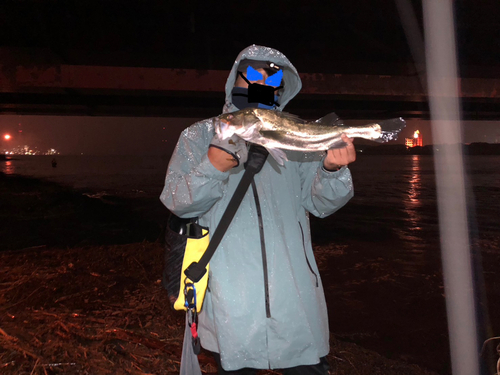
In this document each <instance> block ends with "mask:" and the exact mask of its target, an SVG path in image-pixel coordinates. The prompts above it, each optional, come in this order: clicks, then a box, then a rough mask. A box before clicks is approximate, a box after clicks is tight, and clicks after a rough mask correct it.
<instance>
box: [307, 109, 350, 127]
mask: <svg viewBox="0 0 500 375" xmlns="http://www.w3.org/2000/svg"><path fill="white" fill-rule="evenodd" d="M314 122H315V123H317V124H321V125H328V126H333V125H335V126H344V122H343V121H342V120H341V119H340V117H339V116H337V114H336V113H335V112H331V113H329V114H327V115H326V116H323V117H321V118H319V119H317V120H316V121H314Z"/></svg>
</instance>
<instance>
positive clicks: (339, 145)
mask: <svg viewBox="0 0 500 375" xmlns="http://www.w3.org/2000/svg"><path fill="white" fill-rule="evenodd" d="M344 147H347V143H345V142H344V141H340V142H339V143H337V144H335V145H333V146H332V147H330V150H335V149H338V148H344Z"/></svg>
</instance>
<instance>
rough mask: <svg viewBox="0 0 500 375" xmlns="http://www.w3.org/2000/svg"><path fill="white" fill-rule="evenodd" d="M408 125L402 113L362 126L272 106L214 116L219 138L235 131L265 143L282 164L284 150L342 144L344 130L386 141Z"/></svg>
mask: <svg viewBox="0 0 500 375" xmlns="http://www.w3.org/2000/svg"><path fill="white" fill-rule="evenodd" d="M405 125H406V122H405V120H403V119H402V118H401V117H398V118H393V119H390V120H383V121H379V122H377V123H372V124H368V125H362V126H347V125H344V123H343V122H342V120H340V119H339V118H338V116H337V115H336V114H335V113H333V112H332V113H330V114H328V115H326V116H325V117H322V118H320V119H319V120H316V121H305V120H302V119H300V118H299V117H298V116H296V115H292V114H290V113H286V112H280V111H275V110H270V109H261V108H246V109H243V110H240V111H236V112H232V113H225V114H222V115H220V116H218V117H215V118H214V127H215V132H216V133H217V135H218V136H219V138H220V139H227V138H229V137H231V136H232V135H234V134H236V135H238V136H239V137H241V138H243V139H244V140H245V141H248V142H251V143H256V144H259V145H261V146H264V147H265V148H266V149H267V150H268V151H269V153H270V154H271V155H272V156H273V158H274V159H276V161H277V162H278V163H279V164H280V165H283V163H284V161H285V160H287V157H286V154H285V152H284V151H283V150H294V151H306V152H312V151H325V150H329V149H331V148H342V147H345V146H346V143H345V142H344V141H342V138H341V137H340V136H341V135H342V133H344V134H345V135H347V136H348V137H350V138H355V137H359V138H365V139H369V140H372V141H376V142H387V141H391V140H394V139H396V138H397V134H398V133H399V132H400V131H401V129H403V128H404V127H405Z"/></svg>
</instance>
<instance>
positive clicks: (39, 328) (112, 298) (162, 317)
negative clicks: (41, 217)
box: [0, 242, 431, 375]
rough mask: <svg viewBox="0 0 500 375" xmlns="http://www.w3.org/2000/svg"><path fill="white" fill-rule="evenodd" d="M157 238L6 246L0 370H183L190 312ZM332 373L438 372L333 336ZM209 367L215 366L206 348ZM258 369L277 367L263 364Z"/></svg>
mask: <svg viewBox="0 0 500 375" xmlns="http://www.w3.org/2000/svg"><path fill="white" fill-rule="evenodd" d="M162 267H163V249H162V246H161V244H159V243H149V242H144V243H137V244H129V245H120V246H117V245H114V246H93V247H85V248H70V249H46V248H38V249H25V250H18V251H6V252H0V373H2V374H16V375H22V374H30V375H33V374H176V373H178V372H179V365H180V363H179V361H180V358H181V348H182V337H183V329H184V327H183V324H184V316H183V314H182V313H180V312H175V311H173V310H171V308H170V306H169V304H168V302H167V296H166V292H165V291H164V290H163V288H162V286H161V282H160V278H161V272H162ZM331 345H332V347H331V353H330V355H329V361H330V364H331V367H332V372H331V373H332V374H338V375H343V374H357V375H365V374H366V375H368V374H370V375H374V374H384V375H391V374H398V375H405V374H408V375H410V374H411V375H420V374H422V375H423V374H431V373H430V372H427V371H425V370H422V369H421V368H419V367H418V366H416V365H408V364H405V363H401V362H396V361H392V360H388V359H385V358H383V357H381V356H380V355H378V354H377V353H374V352H372V351H368V350H365V349H363V348H360V347H358V346H356V345H355V344H352V343H346V342H342V341H339V340H335V339H334V338H333V337H332V340H331ZM199 360H200V363H201V368H202V371H203V372H204V373H207V374H212V373H216V368H215V363H214V361H213V360H212V358H211V357H209V356H208V355H207V354H206V353H203V352H202V353H201V354H200V356H199ZM261 374H276V372H273V371H262V372H261Z"/></svg>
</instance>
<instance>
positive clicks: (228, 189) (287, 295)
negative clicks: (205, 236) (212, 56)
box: [160, 45, 356, 374]
mask: <svg viewBox="0 0 500 375" xmlns="http://www.w3.org/2000/svg"><path fill="white" fill-rule="evenodd" d="M252 85H258V86H252ZM255 89H257V94H255V93H256V91H255ZM300 89H301V80H300V77H299V74H298V73H297V70H296V69H295V67H294V66H293V65H292V64H291V62H290V61H289V60H288V59H287V58H286V56H285V55H284V54H282V53H281V52H279V51H277V50H275V49H273V48H269V47H264V46H257V45H252V46H249V47H247V48H246V49H244V50H243V51H241V52H240V54H239V55H238V57H237V59H236V61H235V62H234V65H233V67H232V70H231V72H230V74H229V77H228V79H227V83H226V90H225V91H226V102H225V105H224V108H223V112H224V113H228V112H234V111H237V110H239V109H243V108H246V107H261V108H271V109H273V110H277V111H281V110H283V109H284V107H285V106H286V104H287V103H288V102H289V101H290V100H291V99H292V98H293V97H294V96H295V95H296V94H297V93H298V92H299V91H300ZM262 90H264V91H266V90H267V94H269V93H271V97H270V96H269V95H267V94H266V95H260V94H259V93H260V92H261V91H262ZM273 94H274V98H273ZM262 98H264V99H262ZM343 140H344V142H345V143H346V144H347V146H346V147H344V148H341V149H335V150H328V151H327V152H321V153H317V152H315V153H303V152H292V151H287V152H286V153H287V158H288V161H286V162H285V164H284V165H283V166H280V165H279V164H278V163H277V162H276V161H275V160H274V159H273V158H272V157H268V158H267V160H266V161H265V164H264V165H263V167H262V170H261V171H260V172H259V173H258V174H256V175H255V177H254V182H253V184H252V186H251V187H250V188H249V189H248V191H247V193H246V195H245V197H244V198H243V200H242V202H241V205H240V207H239V209H238V211H237V213H236V215H235V217H234V218H233V220H232V222H231V224H230V226H229V228H228V230H227V232H226V233H225V235H224V237H223V239H222V241H221V242H220V244H219V246H218V248H217V250H216V251H215V254H214V255H213V257H212V259H211V261H210V270H209V279H208V280H209V281H208V289H207V294H206V296H205V301H204V304H203V309H202V311H201V313H200V314H199V323H198V334H199V337H200V339H201V345H202V347H203V348H204V349H206V350H208V351H210V352H213V353H214V357H215V359H216V362H217V364H218V371H219V374H255V373H256V372H257V370H258V369H281V371H283V373H284V374H327V373H328V363H327V361H326V355H327V354H328V352H329V349H330V346H329V329H328V316H327V309H326V302H325V297H324V292H323V286H322V282H321V278H320V275H319V271H318V267H317V264H316V261H315V259H314V254H313V250H312V244H311V234H310V229H309V216H308V215H309V213H311V214H313V215H315V216H317V217H320V218H323V217H326V216H328V215H330V214H332V213H333V212H335V211H337V210H338V209H339V208H341V207H342V206H344V205H345V204H346V203H347V202H348V201H349V199H350V198H351V197H352V196H353V183H352V177H351V173H350V171H349V169H348V167H347V165H348V164H349V163H351V162H353V161H354V160H355V158H356V153H355V149H354V146H353V144H352V140H351V139H349V138H347V137H346V136H343ZM325 151H326V150H325ZM247 157H248V145H246V143H245V142H244V141H243V140H242V139H241V138H239V137H237V136H233V137H232V138H230V139H229V141H228V140H226V141H221V140H219V139H218V137H217V136H216V135H215V130H214V126H213V119H206V120H202V121H199V122H197V123H195V124H193V125H191V126H189V127H188V128H187V129H185V130H184V131H183V132H182V133H181V135H180V138H179V141H178V143H177V146H176V148H175V151H174V153H173V155H172V158H171V160H170V163H169V166H168V169H167V174H166V178H165V186H164V189H163V191H162V193H161V196H160V199H161V201H162V202H163V204H164V205H165V206H166V207H167V208H168V209H169V210H170V211H171V212H172V213H173V214H175V215H177V216H179V217H181V218H188V217H198V220H199V223H200V225H202V226H204V227H208V228H210V229H211V230H215V228H216V227H217V224H218V222H219V220H220V218H221V216H222V215H223V213H224V211H225V209H226V207H227V205H228V202H229V200H230V199H231V197H232V195H233V192H234V190H235V189H236V186H237V185H238V183H239V181H240V179H241V177H242V175H243V173H244V168H245V166H244V163H245V160H246V158H247Z"/></svg>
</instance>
